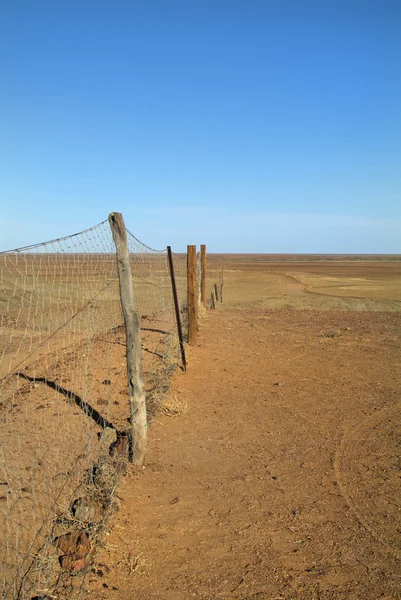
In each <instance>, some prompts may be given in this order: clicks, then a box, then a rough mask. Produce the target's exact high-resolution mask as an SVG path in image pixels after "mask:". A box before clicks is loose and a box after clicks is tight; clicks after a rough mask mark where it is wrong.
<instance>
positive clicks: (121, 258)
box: [109, 213, 147, 466]
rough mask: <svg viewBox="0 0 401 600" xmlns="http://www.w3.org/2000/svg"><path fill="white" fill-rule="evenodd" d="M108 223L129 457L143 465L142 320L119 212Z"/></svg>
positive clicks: (145, 435)
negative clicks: (121, 327) (121, 335)
mask: <svg viewBox="0 0 401 600" xmlns="http://www.w3.org/2000/svg"><path fill="white" fill-rule="evenodd" d="M109 223H110V228H111V232H112V234H113V239H114V243H115V246H116V251H117V269H118V279H119V283H120V298H121V307H122V311H123V315H124V323H125V336H126V349H127V354H126V358H127V376H128V392H129V401H130V412H131V415H130V416H131V448H130V457H129V458H130V460H131V462H133V463H134V464H135V465H141V466H142V465H144V464H145V460H146V446H147V420H146V398H145V385H144V382H143V377H142V360H141V355H142V350H141V338H140V330H141V323H140V317H139V315H138V313H136V312H135V301H134V290H133V287H132V275H131V264H130V259H129V251H128V241H127V230H126V229H125V224H124V219H123V216H122V214H120V213H111V214H110V215H109Z"/></svg>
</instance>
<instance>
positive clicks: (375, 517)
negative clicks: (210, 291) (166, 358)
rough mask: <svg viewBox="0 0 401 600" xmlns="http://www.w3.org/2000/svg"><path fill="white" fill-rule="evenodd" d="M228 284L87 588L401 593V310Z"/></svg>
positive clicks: (282, 594) (229, 596)
mask: <svg viewBox="0 0 401 600" xmlns="http://www.w3.org/2000/svg"><path fill="white" fill-rule="evenodd" d="M242 275H244V277H245V278H246V277H247V276H248V275H247V274H246V273H245V274H244V273H242V274H241V276H242ZM237 281H238V280H237ZM227 283H228V282H227V280H226V284H225V293H227V296H226V297H227V304H228V307H227V305H226V308H222V307H221V306H220V307H219V308H218V310H216V311H212V312H210V313H209V314H208V317H207V318H206V319H204V320H203V321H202V323H201V327H200V335H199V344H198V346H197V347H196V348H193V349H191V352H190V369H189V372H188V373H187V374H179V373H178V374H177V375H176V376H175V379H174V382H173V386H172V391H171V394H172V395H173V397H175V398H178V399H183V400H185V402H186V403H187V404H188V407H189V408H188V412H186V413H185V414H182V415H180V416H179V417H176V418H168V417H160V418H159V419H158V420H157V422H156V423H155V424H154V425H153V427H152V430H151V434H150V448H149V461H148V466H147V467H146V469H144V470H135V469H134V468H131V469H130V471H129V473H128V475H127V476H126V477H125V478H124V479H123V481H122V485H121V488H120V492H119V495H120V498H121V503H120V511H119V513H118V515H117V517H116V519H115V522H114V527H113V529H112V531H111V533H110V535H109V537H108V538H107V539H106V543H105V547H104V549H103V551H102V552H100V553H99V554H98V555H97V561H98V562H97V566H96V567H95V568H94V569H93V571H92V573H91V575H90V578H89V582H88V584H89V588H90V593H89V598H93V599H95V598H96V599H101V598H110V599H111V600H120V599H121V600H122V599H123V598H124V599H126V598H136V599H137V600H141V599H163V600H184V599H187V598H197V599H205V600H206V599H217V598H221V599H225V600H234V599H238V600H239V599H241V600H251V599H252V600H256V599H257V600H290V599H302V600H312V599H325V600H326V599H327V600H329V599H337V598H338V599H340V598H341V599H344V598H347V599H355V600H356V599H358V600H362V599H363V600H365V599H366V600H370V599H372V600H378V599H379V598H380V599H381V600H396V599H397V598H400V597H401V579H400V576H401V565H400V558H401V543H400V539H401V538H400V530H401V519H400V497H401V487H400V480H399V456H400V454H399V449H400V439H401V428H400V415H401V411H400V374H399V363H400V359H401V339H400V313H399V312H395V311H394V312H381V311H380V310H377V309H376V310H372V311H370V312H366V311H363V310H362V311H361V310H359V311H358V310H353V311H352V312H351V311H347V310H341V311H336V310H333V309H332V308H331V309H330V310H327V306H326V305H323V307H322V309H320V310H316V308H314V307H313V306H310V305H308V306H307V308H308V310H299V309H300V308H305V307H302V305H301V306H300V305H299V304H297V302H298V299H299V298H301V299H302V298H303V297H304V296H305V297H306V298H307V295H305V294H303V292H302V291H299V289H298V288H295V291H294V293H293V294H292V293H291V291H290V289H289V288H288V289H287V291H286V294H287V298H284V300H283V299H281V307H280V308H263V307H261V308H258V309H255V308H254V299H253V298H248V300H249V305H248V307H246V306H245V303H242V305H241V308H234V307H233V305H234V304H235V302H237V301H236V299H235V294H236V293H237V292H236V291H235V290H237V288H238V286H237V287H236V288H235V290H231V292H233V294H231V292H230V286H229V285H227ZM249 291H250V292H251V289H249ZM230 294H231V295H230ZM259 298H260V296H259ZM255 301H256V300H255ZM238 302H239V301H238ZM291 303H293V304H295V305H296V309H295V308H293V307H291ZM288 304H289V305H288ZM249 306H251V307H252V308H249ZM347 306H348V305H347V304H345V305H342V308H343V309H344V308H346V307H347ZM185 402H184V404H185Z"/></svg>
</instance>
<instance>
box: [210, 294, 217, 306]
mask: <svg viewBox="0 0 401 600" xmlns="http://www.w3.org/2000/svg"><path fill="white" fill-rule="evenodd" d="M210 305H211V308H216V302H215V299H214V291H213V290H212V293H211V294H210Z"/></svg>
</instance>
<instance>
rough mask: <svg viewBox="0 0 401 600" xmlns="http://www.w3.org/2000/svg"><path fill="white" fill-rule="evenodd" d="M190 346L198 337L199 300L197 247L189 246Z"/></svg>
mask: <svg viewBox="0 0 401 600" xmlns="http://www.w3.org/2000/svg"><path fill="white" fill-rule="evenodd" d="M187 285H188V344H191V345H195V344H196V340H197V337H198V298H197V285H196V246H187Z"/></svg>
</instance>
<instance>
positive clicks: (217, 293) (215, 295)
mask: <svg viewBox="0 0 401 600" xmlns="http://www.w3.org/2000/svg"><path fill="white" fill-rule="evenodd" d="M214 297H215V298H216V302H218V301H219V292H218V291H217V283H215V284H214Z"/></svg>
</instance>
